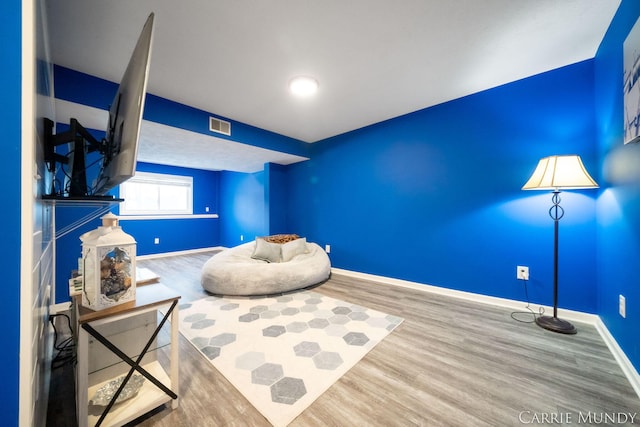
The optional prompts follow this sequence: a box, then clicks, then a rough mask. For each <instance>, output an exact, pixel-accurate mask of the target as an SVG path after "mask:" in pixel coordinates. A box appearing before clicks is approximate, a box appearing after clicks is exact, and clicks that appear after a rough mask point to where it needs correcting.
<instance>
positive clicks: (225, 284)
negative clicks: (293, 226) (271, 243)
mask: <svg viewBox="0 0 640 427" xmlns="http://www.w3.org/2000/svg"><path fill="white" fill-rule="evenodd" d="M302 244H304V245H305V246H306V250H304V251H301V250H300V245H302ZM285 245H289V246H287V247H286V248H285V249H284V251H281V255H280V259H279V260H280V261H282V262H268V261H264V260H262V259H255V258H252V256H254V252H257V251H256V242H255V241H253V242H248V243H244V244H242V245H240V246H236V247H234V248H230V249H226V250H224V251H222V252H220V253H217V254H215V255H214V256H212V257H211V258H210V259H209V260H208V261H207V262H206V263H205V264H204V267H202V279H201V284H202V287H203V288H204V289H206V290H207V291H209V292H211V293H213V294H217V295H269V294H276V293H281V292H286V291H291V290H294V289H301V288H306V287H307V286H311V285H315V284H317V283H320V282H322V281H324V280H326V279H328V278H329V275H330V274H331V262H330V261H329V257H328V256H327V254H326V253H325V251H324V250H322V248H321V247H320V246H318V245H317V244H316V243H310V242H306V241H304V242H302V241H300V242H297V243H296V244H295V246H297V247H296V248H294V247H293V246H294V245H290V244H285ZM285 245H282V246H283V247H284V246H285ZM288 249H289V250H288ZM300 252H303V253H300ZM267 255H268V254H267ZM292 255H293V256H292ZM269 257H272V256H271V255H269ZM263 258H264V257H263ZM283 258H284V259H288V261H283Z"/></svg>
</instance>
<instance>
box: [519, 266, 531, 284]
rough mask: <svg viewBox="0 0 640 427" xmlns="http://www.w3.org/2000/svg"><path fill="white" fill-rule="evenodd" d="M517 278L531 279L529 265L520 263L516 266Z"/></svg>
mask: <svg viewBox="0 0 640 427" xmlns="http://www.w3.org/2000/svg"><path fill="white" fill-rule="evenodd" d="M516 278H517V279H518V280H529V267H527V266H524V265H519V266H517V267H516Z"/></svg>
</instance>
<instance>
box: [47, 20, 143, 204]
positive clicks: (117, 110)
mask: <svg viewBox="0 0 640 427" xmlns="http://www.w3.org/2000/svg"><path fill="white" fill-rule="evenodd" d="M153 20H154V14H153V13H152V14H151V15H149V17H148V18H147V21H146V23H145V24H144V27H143V29H142V32H141V33H140V37H139V38H138V42H137V43H136V46H135V48H134V50H133V53H132V54H131V58H130V59H129V63H128V65H127V68H126V70H125V72H124V75H123V76H122V79H121V81H120V85H119V87H118V91H117V92H116V94H115V97H114V98H113V102H112V104H111V106H110V108H109V119H108V123H107V128H106V135H105V137H104V139H102V140H101V141H98V140H97V139H96V138H94V137H93V136H92V135H91V133H90V132H88V131H87V130H86V129H85V128H84V127H83V126H82V125H81V124H80V123H79V122H78V121H77V120H76V119H71V121H70V124H69V130H68V131H66V132H62V133H59V134H57V135H53V122H52V121H50V120H48V119H45V160H46V161H47V163H48V166H49V170H50V171H51V172H53V174H54V180H53V182H54V186H53V187H54V188H53V189H52V191H51V194H49V195H48V196H45V198H54V199H103V198H104V199H113V198H114V197H113V196H111V195H108V194H107V193H108V192H109V190H111V189H112V188H113V187H115V186H117V185H119V184H121V183H123V182H124V181H126V180H127V179H129V178H131V177H132V176H134V174H135V169H136V161H137V156H138V141H139V136H140V125H141V123H142V114H143V112H144V104H145V95H146V92H147V80H148V76H149V63H150V60H151V48H152V42H153ZM67 143H68V144H71V146H70V147H69V150H68V153H67V154H66V155H61V154H58V153H56V150H55V148H56V147H57V146H59V145H62V144H67ZM93 152H98V156H99V159H98V161H97V163H98V164H99V165H100V168H99V170H98V172H97V175H96V177H95V180H94V181H93V182H92V183H91V184H88V182H87V160H86V157H87V155H88V154H89V153H93ZM57 163H60V164H62V165H63V167H62V168H61V169H63V171H64V175H65V184H64V185H60V183H59V181H57V180H56V178H55V175H56V164H57ZM64 165H67V168H66V169H67V170H64V169H65V168H64ZM68 169H70V171H69V170H68ZM56 183H58V184H57V188H56Z"/></svg>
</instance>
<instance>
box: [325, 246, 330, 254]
mask: <svg viewBox="0 0 640 427" xmlns="http://www.w3.org/2000/svg"><path fill="white" fill-rule="evenodd" d="M324 251H325V252H326V253H328V254H329V253H331V245H324Z"/></svg>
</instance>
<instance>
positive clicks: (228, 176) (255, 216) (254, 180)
mask: <svg viewBox="0 0 640 427" xmlns="http://www.w3.org/2000/svg"><path fill="white" fill-rule="evenodd" d="M264 178H265V173H264V172H256V173H240V172H230V171H223V172H221V175H220V221H221V227H220V244H221V246H226V247H232V246H236V245H239V244H241V243H245V242H248V241H250V240H253V239H255V238H256V236H264V235H266V234H268V232H267V231H268V225H267V223H266V215H265V183H264ZM241 237H242V239H243V240H241Z"/></svg>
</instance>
